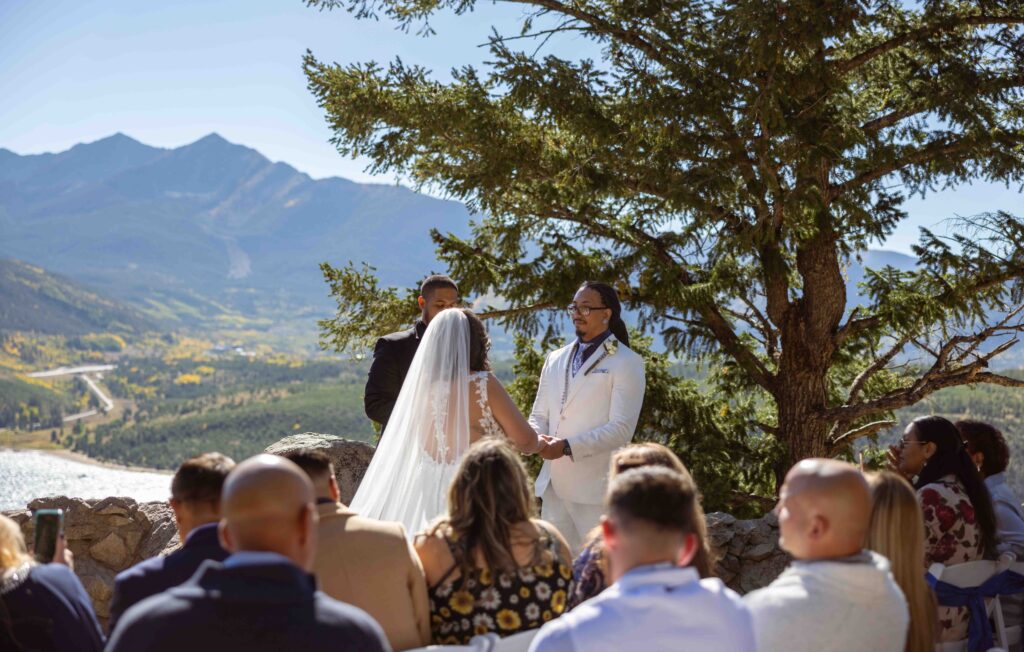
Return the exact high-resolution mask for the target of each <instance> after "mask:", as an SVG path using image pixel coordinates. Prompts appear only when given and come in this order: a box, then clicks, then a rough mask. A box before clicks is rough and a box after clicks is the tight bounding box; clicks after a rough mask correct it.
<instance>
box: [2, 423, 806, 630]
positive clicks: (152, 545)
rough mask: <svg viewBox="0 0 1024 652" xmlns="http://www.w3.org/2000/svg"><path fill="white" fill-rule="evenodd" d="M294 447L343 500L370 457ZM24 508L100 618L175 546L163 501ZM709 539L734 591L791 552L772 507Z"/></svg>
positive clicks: (21, 519) (365, 449) (351, 447)
mask: <svg viewBox="0 0 1024 652" xmlns="http://www.w3.org/2000/svg"><path fill="white" fill-rule="evenodd" d="M296 448H317V449H321V450H323V451H324V452H326V453H327V455H328V456H330V458H331V460H332V462H333V464H334V469H335V472H336V477H337V479H338V485H339V487H340V488H341V495H342V501H343V502H349V501H350V500H351V499H352V496H353V495H354V494H355V491H356V487H358V486H359V482H360V481H361V480H362V478H363V474H365V473H366V467H367V466H368V465H369V463H370V458H372V457H373V447H371V446H369V445H368V444H365V443H363V442H357V441H351V440H348V439H344V438H341V437H334V436H332V435H322V434H317V433H308V432H307V433H303V434H300V435H293V436H290V437H286V438H285V439H282V440H281V441H279V442H277V443H276V444H273V445H272V446H269V447H268V448H267V451H266V452H268V453H275V454H280V453H283V452H286V451H289V450H294V449H296ZM28 508H29V510H34V509H46V508H60V509H63V510H64V512H65V533H66V536H67V542H68V547H69V548H70V549H71V551H72V552H73V553H74V555H75V572H76V573H77V574H78V576H79V577H80V578H81V580H82V583H83V584H84V585H85V588H86V590H87V591H88V592H89V596H90V597H91V598H92V600H93V603H94V604H95V606H96V613H97V615H99V616H100V617H101V618H102V619H106V618H107V616H108V615H109V613H110V612H109V604H110V598H111V596H112V593H113V586H114V576H115V575H116V574H117V573H118V572H119V571H121V570H124V569H125V568H128V567H129V566H131V565H132V564H135V563H137V562H139V561H141V560H143V559H146V558H148V557H152V556H154V555H158V554H166V553H167V552H170V551H171V550H174V549H175V548H177V547H178V545H179V542H178V536H177V531H176V528H175V525H174V517H173V514H172V513H171V510H170V508H169V507H168V506H167V505H166V504H165V503H136V502H135V501H134V500H132V499H131V498H105V499H103V500H81V499H77V498H66V497H56V498H41V499H37V500H34V501H32V502H31V503H29V505H28ZM5 514H6V515H7V516H10V517H11V518H13V519H14V520H15V521H17V522H18V523H19V524H20V525H21V528H22V531H23V532H24V534H25V540H26V541H29V542H31V541H32V535H33V528H32V519H31V518H30V511H21V510H17V511H13V512H5ZM707 524H708V538H709V539H710V543H711V547H712V550H713V551H714V553H715V555H716V557H717V558H718V565H717V573H718V576H719V577H721V578H722V580H723V581H724V582H725V583H726V584H728V585H729V586H730V587H732V588H733V589H734V590H736V591H738V592H740V593H747V592H748V591H752V590H754V589H757V588H760V587H762V586H765V585H767V584H768V583H770V582H771V581H772V580H773V579H775V577H776V576H777V575H778V574H779V573H780V572H782V569H783V568H785V566H786V564H787V563H788V562H789V557H788V556H787V555H786V554H785V553H784V552H782V550H780V548H779V524H778V520H777V519H776V518H775V515H774V514H768V515H766V516H764V517H762V518H759V519H752V520H738V519H736V518H735V517H733V516H730V515H729V514H724V513H721V512H716V513H713V514H708V515H707Z"/></svg>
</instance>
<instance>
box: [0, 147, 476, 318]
mask: <svg viewBox="0 0 1024 652" xmlns="http://www.w3.org/2000/svg"><path fill="white" fill-rule="evenodd" d="M468 221H469V213H468V211H467V209H466V208H465V207H464V206H463V205H462V204H460V203H457V202H453V201H444V200H440V199H435V198H432V197H428V196H426V195H422V194H419V193H416V192H413V191H412V190H409V189H407V188H403V187H400V186H389V185H376V184H358V183H354V182H351V181H347V180H344V179H340V178H330V179H321V180H315V179H312V178H310V177H309V176H307V175H305V174H303V173H301V172H299V171H297V170H295V169H294V168H292V167H290V166H288V165H286V164H284V163H274V162H271V161H269V160H268V159H267V158H265V157H264V156H263V155H261V154H260V153H259V152H257V151H255V150H253V149H250V148H247V147H243V146H241V145H236V144H233V143H230V142H228V141H226V140H225V139H223V138H222V137H220V136H218V135H217V134H210V135H208V136H206V137H204V138H202V139H200V140H198V141H196V142H194V143H191V144H189V145H185V146H183V147H178V148H175V149H162V148H157V147H150V146H148V145H144V144H142V143H140V142H138V141H136V140H134V139H132V138H130V137H128V136H125V135H123V134H115V135H113V136H110V137H108V138H104V139H102V140H98V141H96V142H92V143H87V144H80V145H76V146H74V147H72V148H71V149H69V150H67V151H64V152H60V153H55V154H36V155H18V154H15V153H14V152H11V151H9V150H6V149H0V257H9V258H17V259H20V260H22V261H25V262H27V263H31V264H34V265H38V266H41V267H44V268H46V269H47V270H51V271H53V272H56V273H59V274H65V275H67V276H70V277H72V278H74V279H76V280H78V281H81V282H84V283H86V284H88V285H91V286H93V287H95V288H98V289H100V290H104V291H107V292H110V293H111V294H113V295H114V296H117V297H119V298H122V299H124V300H125V301H128V302H129V303H132V304H134V305H136V306H138V307H140V308H142V309H143V310H145V311H146V312H147V313H148V314H150V315H151V316H154V317H157V318H158V319H159V320H160V321H161V322H163V323H164V324H165V325H168V326H176V325H180V324H188V323H190V322H195V321H203V320H216V319H218V318H220V317H221V316H223V315H224V314H231V313H234V314H242V315H254V314H267V311H268V310H272V311H277V312H287V311H298V312H302V311H303V310H308V309H312V310H313V311H314V312H315V313H317V314H325V313H326V312H327V311H328V310H329V309H330V305H331V303H330V301H329V300H328V297H327V291H326V285H325V284H324V283H323V280H322V277H321V274H320V271H319V268H318V266H319V264H320V263H321V262H324V261H329V262H331V263H332V264H336V265H337V264H343V263H345V262H347V261H349V260H354V261H365V262H367V263H370V264H372V265H375V266H376V267H378V270H379V273H380V276H381V280H382V281H383V282H384V283H388V284H401V285H409V284H412V283H414V282H415V281H416V280H417V279H418V278H421V277H422V276H423V275H424V274H426V273H429V272H430V271H433V270H438V269H439V268H440V264H439V263H438V262H437V261H436V258H435V257H434V252H433V246H432V243H431V242H430V237H429V233H428V230H429V229H430V228H431V227H437V228H440V229H442V230H446V231H452V232H454V233H458V234H462V235H465V234H466V233H467V232H468ZM310 323H312V320H310Z"/></svg>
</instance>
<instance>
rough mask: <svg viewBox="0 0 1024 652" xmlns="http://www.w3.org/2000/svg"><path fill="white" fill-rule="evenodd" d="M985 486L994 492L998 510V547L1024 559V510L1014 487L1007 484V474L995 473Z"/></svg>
mask: <svg viewBox="0 0 1024 652" xmlns="http://www.w3.org/2000/svg"><path fill="white" fill-rule="evenodd" d="M985 486H987V487H988V492H989V493H990V494H992V507H993V508H994V509H995V512H996V549H997V550H998V551H999V552H1000V553H1004V552H1012V553H1014V554H1016V555H1017V559H1018V560H1024V512H1022V511H1021V507H1020V501H1019V500H1017V496H1015V495H1014V494H1013V489H1010V485H1008V484H1006V474H1005V473H993V474H992V475H990V476H988V477H987V478H985Z"/></svg>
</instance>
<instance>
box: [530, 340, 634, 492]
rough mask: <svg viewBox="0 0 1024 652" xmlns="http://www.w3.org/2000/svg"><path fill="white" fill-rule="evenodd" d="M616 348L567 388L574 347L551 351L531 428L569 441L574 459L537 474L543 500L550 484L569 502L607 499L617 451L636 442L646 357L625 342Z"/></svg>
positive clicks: (547, 465)
mask: <svg viewBox="0 0 1024 652" xmlns="http://www.w3.org/2000/svg"><path fill="white" fill-rule="evenodd" d="M611 341H616V340H615V336H614V335H612V336H609V337H608V339H607V340H605V342H611ZM617 345H618V346H617V349H616V351H615V353H613V354H610V355H607V356H605V357H604V358H602V354H603V353H604V352H605V351H604V349H603V345H602V348H601V349H598V350H597V351H595V352H594V353H592V354H591V356H590V357H589V358H588V359H587V361H586V362H584V363H583V367H582V368H581V369H580V370H579V371H578V372H577V373H576V375H575V376H573V375H572V373H571V372H570V374H569V387H568V388H566V387H565V377H566V376H565V372H566V368H567V367H568V366H569V365H570V364H571V363H572V360H571V358H572V352H573V345H572V344H570V345H568V346H564V347H562V348H560V349H558V350H557V351H552V352H551V353H549V354H548V357H547V359H546V360H545V361H544V369H543V371H541V374H540V386H539V387H538V388H537V399H536V400H535V401H534V403H533V411H532V412H531V413H530V425H531V426H533V428H534V429H535V430H537V432H539V433H541V434H545V435H552V436H554V437H561V438H564V439H567V440H568V441H569V445H570V446H571V447H572V458H569V457H562V458H559V459H557V460H554V461H553V462H552V461H547V462H544V466H543V467H542V468H541V471H540V475H538V476H537V484H536V491H537V495H538V496H542V495H543V494H544V491H545V490H546V489H547V488H548V485H550V486H551V487H552V488H553V489H554V491H555V494H556V495H557V496H558V497H559V498H561V499H562V500H564V501H567V502H573V503H584V504H589V505H599V504H601V503H602V502H603V501H604V493H605V490H606V489H607V486H608V466H609V464H610V463H611V457H612V453H613V452H615V451H616V450H617V449H619V448H622V447H623V446H625V445H626V444H628V443H629V442H630V441H631V440H632V439H633V432H634V431H635V430H636V424H637V421H638V420H639V419H640V408H641V406H642V405H643V401H644V387H645V383H646V380H645V378H644V362H643V358H641V357H640V356H639V355H638V354H637V353H635V352H634V351H632V350H631V349H630V348H629V347H627V346H626V345H624V344H622V343H621V342H617ZM588 369H590V373H586V372H587V370H588ZM563 395H564V396H565V404H564V405H563V404H562V397H563Z"/></svg>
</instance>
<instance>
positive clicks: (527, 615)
mask: <svg viewBox="0 0 1024 652" xmlns="http://www.w3.org/2000/svg"><path fill="white" fill-rule="evenodd" d="M542 532H543V534H542V535H541V540H540V541H539V542H538V544H537V545H543V546H545V547H546V548H547V550H548V551H549V552H550V553H551V554H550V555H548V558H549V559H550V560H551V561H548V562H546V563H543V564H540V565H537V566H524V567H521V568H519V569H517V570H516V572H514V573H508V572H499V573H492V572H491V571H490V569H487V568H477V569H475V570H474V571H473V572H472V573H471V574H470V576H469V577H466V578H462V577H459V578H456V579H451V575H452V573H454V572H455V570H456V569H458V568H459V566H461V559H462V557H463V556H464V555H465V554H466V551H465V550H464V549H463V546H461V545H460V544H459V543H458V541H455V540H452V539H449V538H448V537H445V542H446V543H447V544H448V548H449V549H450V550H451V552H452V557H454V558H455V565H453V566H452V568H451V569H450V570H449V571H448V572H447V573H445V575H444V577H442V578H441V581H439V582H438V583H437V584H435V585H434V586H432V587H430V589H429V590H428V592H427V593H428V596H429V598H430V633H431V640H432V642H433V644H435V645H465V644H467V643H469V640H470V639H471V638H473V637H474V636H477V635H478V634H487V633H489V632H494V633H496V634H497V635H498V636H501V637H505V636H511V635H512V634H517V633H519V632H525V631H528V630H531V629H537V628H538V627H540V626H541V625H543V624H544V623H546V622H548V621H549V620H551V619H552V618H556V617H558V616H560V615H561V614H562V613H563V612H564V611H565V604H566V598H567V596H568V591H569V584H570V582H571V581H572V567H571V566H570V565H569V564H568V563H567V562H566V561H565V560H563V559H561V557H560V556H559V554H558V552H559V551H558V542H557V540H556V539H555V538H554V537H552V536H551V534H550V533H549V532H547V530H543V529H542Z"/></svg>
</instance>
